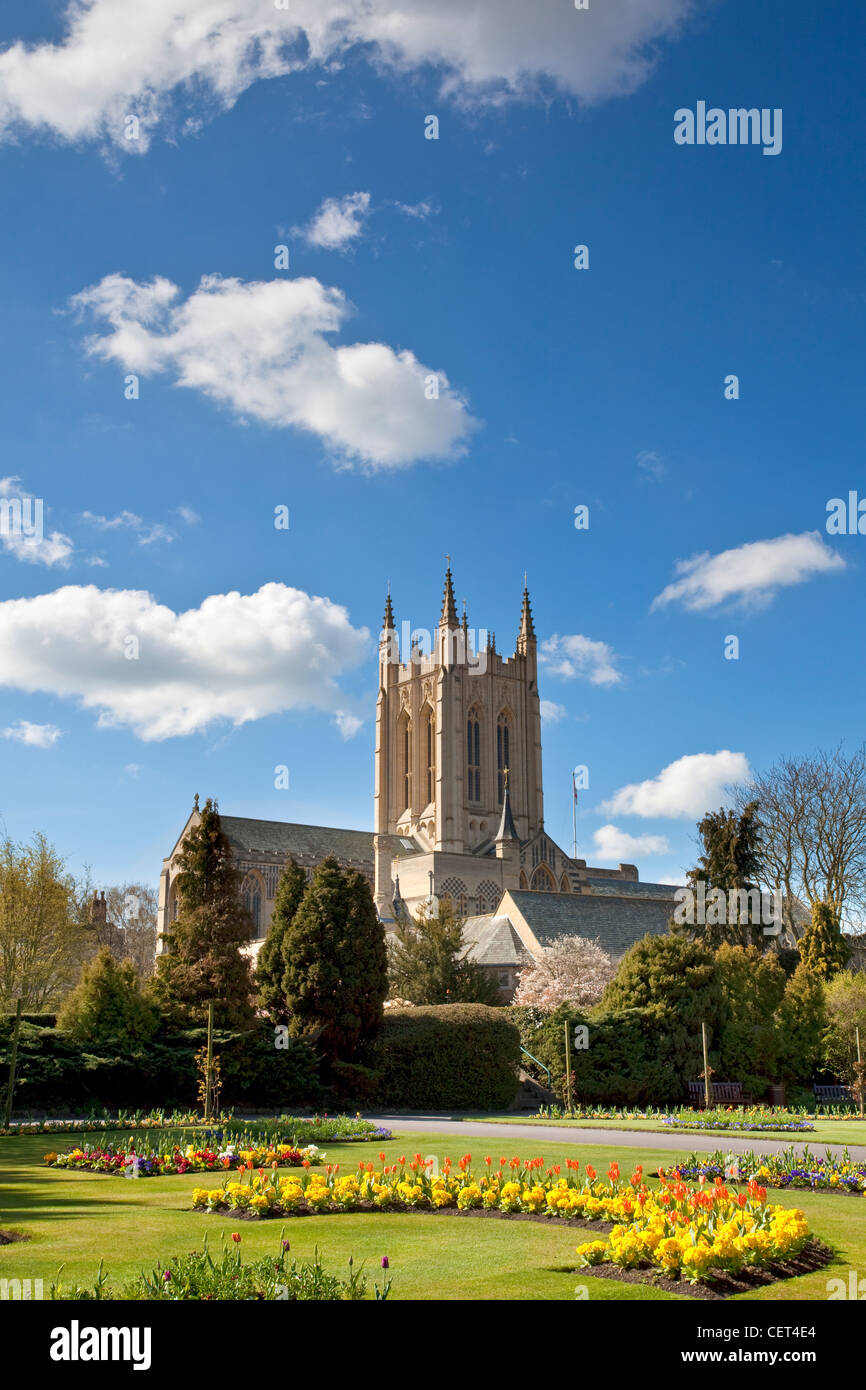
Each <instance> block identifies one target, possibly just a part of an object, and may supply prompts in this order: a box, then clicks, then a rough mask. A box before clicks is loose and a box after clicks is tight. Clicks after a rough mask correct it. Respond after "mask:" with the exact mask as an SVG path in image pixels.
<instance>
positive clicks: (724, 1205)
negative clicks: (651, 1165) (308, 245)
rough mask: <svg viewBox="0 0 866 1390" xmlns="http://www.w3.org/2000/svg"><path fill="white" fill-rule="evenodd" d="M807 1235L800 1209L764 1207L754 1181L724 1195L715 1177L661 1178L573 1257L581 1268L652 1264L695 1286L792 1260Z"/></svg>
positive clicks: (760, 1190) (764, 1191)
mask: <svg viewBox="0 0 866 1390" xmlns="http://www.w3.org/2000/svg"><path fill="white" fill-rule="evenodd" d="M808 1239H809V1226H808V1222H807V1221H806V1217H805V1216H804V1214H803V1212H801V1211H797V1210H795V1209H794V1210H792V1209H790V1208H787V1207H780V1206H768V1205H767V1189H766V1187H762V1186H761V1185H760V1184H759V1183H757V1182H754V1181H752V1182H750V1183H749V1184H748V1187H747V1189H746V1191H745V1192H739V1193H731V1192H729V1191H728V1189H727V1187H726V1186H725V1184H724V1182H723V1181H722V1179H721V1178H717V1179H716V1180H715V1182H713V1184H712V1185H711V1186H710V1185H702V1186H700V1187H698V1188H690V1187H688V1186H687V1185H686V1184H685V1183H684V1182H682V1181H679V1180H675V1181H673V1182H669V1181H668V1180H667V1179H662V1184H661V1188H660V1190H659V1191H658V1192H646V1191H643V1192H641V1193H639V1195H638V1199H637V1203H636V1206H635V1207H634V1208H633V1209H632V1211H631V1212H630V1213H629V1216H628V1219H627V1220H626V1221H620V1222H619V1223H618V1224H617V1225H615V1226H614V1228H613V1230H612V1231H611V1232H610V1234H609V1235H608V1236H607V1237H606V1238H605V1239H604V1240H593V1241H589V1242H587V1243H586V1244H584V1245H579V1246H578V1247H577V1255H578V1260H579V1262H580V1264H581V1265H582V1266H585V1267H591V1266H592V1265H596V1264H603V1263H610V1264H613V1265H615V1266H617V1267H618V1268H620V1269H651V1270H655V1271H657V1272H658V1273H659V1274H662V1275H665V1276H667V1277H668V1278H684V1279H686V1280H688V1282H689V1283H690V1284H696V1283H700V1282H704V1281H706V1280H708V1279H711V1278H713V1276H714V1274H717V1273H722V1274H739V1273H740V1271H741V1270H743V1269H748V1268H764V1267H766V1266H767V1265H769V1264H772V1263H774V1262H776V1261H784V1260H788V1259H791V1258H792V1257H793V1256H795V1255H798V1254H799V1253H800V1251H801V1250H802V1249H803V1247H804V1246H805V1245H806V1242H807V1241H808Z"/></svg>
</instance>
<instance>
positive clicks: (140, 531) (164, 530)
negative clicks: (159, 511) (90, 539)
mask: <svg viewBox="0 0 866 1390" xmlns="http://www.w3.org/2000/svg"><path fill="white" fill-rule="evenodd" d="M82 516H83V517H84V520H85V521H89V522H90V524H91V526H96V527H97V528H98V529H99V530H100V531H117V530H119V529H124V530H128V531H134V532H135V536H136V540H137V541H138V544H139V545H153V543H154V541H173V540H175V539H176V537H175V534H174V532H173V531H171V530H169V528H168V527H167V526H165V525H163V523H162V522H161V521H145V520H144V519H143V518H142V517H140V516H137V515H136V513H135V512H128V511H122V512H119V513H118V514H117V516H97V515H95V514H94V513H93V512H83V513H82Z"/></svg>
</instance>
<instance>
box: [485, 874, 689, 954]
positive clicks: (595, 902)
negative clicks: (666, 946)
mask: <svg viewBox="0 0 866 1390" xmlns="http://www.w3.org/2000/svg"><path fill="white" fill-rule="evenodd" d="M618 886H620V887H622V886H623V885H622V884H619V885H618ZM634 886H635V887H637V886H638V885H637V884H635V885H634ZM642 886H643V887H646V884H644V885H642ZM657 886H659V885H657ZM510 896H511V899H512V901H513V902H514V905H515V907H516V908H517V909H518V911H519V912H520V914H521V916H522V917H523V918H524V920H525V921H526V923H527V924H528V926H529V927H530V929H531V930H532V932H533V933H534V934H535V936H536V937H537V939H538V940H539V941H540V942H541V944H542V946H549V945H550V944H551V942H553V941H555V940H556V938H557V937H559V936H585V937H589V938H592V939H597V940H598V941H599V942H600V944H601V946H602V949H603V950H605V951H607V953H608V955H610V956H621V955H622V954H623V952H625V951H627V950H628V948H629V946H631V945H633V944H634V942H635V941H639V940H640V939H641V937H643V936H646V934H647V932H650V933H652V934H653V935H658V934H660V933H662V932H666V931H667V929H668V921H669V920H670V918H671V916H672V914H673V895H671V897H669V898H658V900H655V901H654V900H653V899H652V898H643V899H638V898H636V897H635V896H634V895H633V894H625V893H622V894H619V895H618V896H616V897H614V896H613V895H611V894H607V893H598V894H597V895H596V894H590V893H531V892H525V891H518V892H512V893H511V894H510Z"/></svg>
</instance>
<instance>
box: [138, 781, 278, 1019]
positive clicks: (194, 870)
mask: <svg viewBox="0 0 866 1390" xmlns="http://www.w3.org/2000/svg"><path fill="white" fill-rule="evenodd" d="M178 858H179V864H180V872H179V874H178V877H177V890H178V899H179V909H180V910H179V914H178V917H177V919H176V920H175V921H174V922H173V923H172V925H171V930H170V931H169V932H166V933H163V942H164V946H165V949H164V951H163V954H162V955H160V956H159V957H158V959H157V974H156V978H155V980H154V985H153V988H154V995H155V997H156V999H157V1000H158V1001H159V1002H160V1003H161V1004H162V1005H163V1007H164V1008H165V1009H166V1010H167V1011H168V1012H170V1013H173V1014H174V1015H175V1017H176V1018H179V1019H183V1020H184V1021H187V1022H191V1023H204V1022H206V1020H207V1006H208V1001H209V1000H211V999H212V1000H213V1001H214V1021H215V1022H216V1024H217V1027H220V1028H247V1027H249V1026H250V1025H251V1024H252V1022H253V1009H252V1003H251V996H252V993H253V981H252V968H251V965H250V960H249V957H248V956H246V955H245V954H243V952H242V947H244V946H246V945H247V944H248V943H249V940H250V938H251V937H252V936H253V934H254V928H253V921H252V917H251V916H250V914H249V912H247V911H246V909H245V908H244V906H243V904H242V902H241V895H240V884H241V874H240V872H239V871H238V870H237V869H235V867H234V865H233V864H232V856H231V846H230V845H229V842H228V839H227V837H226V836H225V834H224V833H223V830H222V827H221V825H220V818H219V812H218V810H217V807H216V803H215V802H214V801H212V800H211V799H210V798H208V800H207V801H206V802H205V805H204V808H203V810H202V813H201V821H200V823H199V824H198V825H197V826H193V828H192V830H190V832H189V834H188V835H187V836H186V839H185V840H184V842H183V845H182V846H181V850H180V854H179V856H178Z"/></svg>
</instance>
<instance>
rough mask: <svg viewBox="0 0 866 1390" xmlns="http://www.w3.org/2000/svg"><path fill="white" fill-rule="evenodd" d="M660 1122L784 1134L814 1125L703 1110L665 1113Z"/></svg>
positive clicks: (667, 1125)
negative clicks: (691, 1113) (686, 1113)
mask: <svg viewBox="0 0 866 1390" xmlns="http://www.w3.org/2000/svg"><path fill="white" fill-rule="evenodd" d="M662 1124H663V1125H664V1126H665V1128H666V1129H723V1130H732V1131H734V1132H736V1133H738V1134H749V1133H751V1134H784V1133H805V1132H808V1131H810V1130H813V1129H814V1128H815V1126H814V1125H813V1124H810V1123H809V1121H808V1120H783V1119H782V1118H781V1117H780V1118H778V1119H769V1120H737V1119H733V1118H732V1117H731V1116H730V1115H711V1114H710V1113H709V1112H708V1111H705V1112H704V1114H703V1115H701V1116H700V1117H698V1116H697V1115H696V1116H695V1117H694V1118H693V1119H692V1118H690V1117H688V1116H684V1115H665V1116H664V1118H663V1119H662Z"/></svg>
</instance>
